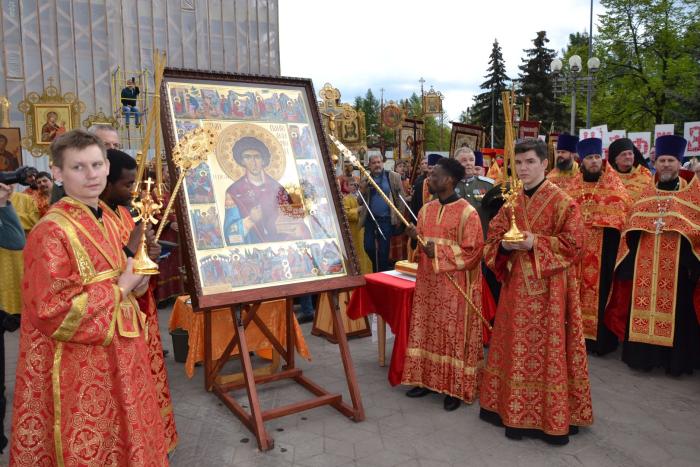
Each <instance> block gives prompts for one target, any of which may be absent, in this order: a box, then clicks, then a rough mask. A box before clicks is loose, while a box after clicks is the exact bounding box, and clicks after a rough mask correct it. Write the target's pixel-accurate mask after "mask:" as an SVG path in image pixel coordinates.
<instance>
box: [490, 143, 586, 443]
mask: <svg viewBox="0 0 700 467" xmlns="http://www.w3.org/2000/svg"><path fill="white" fill-rule="evenodd" d="M511 157H512V156H511ZM511 161H512V160H511ZM514 162H515V163H514V166H515V171H516V173H517V176H518V178H519V179H520V180H521V181H522V186H523V188H522V189H520V190H519V193H517V200H516V205H515V207H514V208H511V209H514V210H515V222H516V224H517V226H518V227H519V228H520V229H522V233H523V235H524V239H523V240H521V241H517V242H508V241H505V240H504V234H505V233H506V232H507V231H508V230H509V227H510V223H511V209H507V208H506V209H501V210H500V211H499V213H498V214H497V215H496V217H495V218H494V219H493V220H492V221H491V223H490V225H489V229H488V238H487V240H486V246H485V248H484V258H485V261H486V265H487V266H488V267H489V268H490V269H491V270H492V271H493V272H494V273H495V274H496V277H497V278H498V279H499V280H500V281H501V282H502V284H503V286H502V289H501V294H500V299H499V303H498V311H497V313H496V322H495V325H494V328H493V336H492V339H491V345H490V348H489V355H488V362H487V364H486V368H485V369H484V372H483V379H482V384H481V395H480V402H481V413H480V417H481V418H482V419H484V420H487V421H490V422H492V423H494V424H497V425H499V426H501V425H505V434H506V437H508V438H511V439H521V438H522V437H523V436H533V437H538V438H541V439H543V440H544V441H545V442H547V443H550V444H557V445H561V444H566V443H568V441H569V434H570V433H571V434H573V433H575V432H577V431H578V426H587V425H590V424H591V423H593V411H592V406H591V395H590V383H589V380H588V363H587V359H586V347H585V343H584V338H583V326H582V321H581V308H580V298H579V285H578V277H577V276H578V262H579V261H580V251H581V247H582V243H583V224H582V223H581V216H580V214H579V208H578V206H577V205H576V203H575V202H574V200H573V199H571V198H570V197H569V196H568V195H567V194H566V193H564V192H563V191H562V190H561V189H560V188H558V187H557V186H556V185H554V184H553V183H551V182H549V181H548V180H546V179H545V171H546V169H547V164H548V159H547V146H546V144H545V143H544V142H542V141H538V140H536V139H532V138H528V139H525V140H522V141H521V142H519V143H518V144H516V146H515V156H514Z"/></svg>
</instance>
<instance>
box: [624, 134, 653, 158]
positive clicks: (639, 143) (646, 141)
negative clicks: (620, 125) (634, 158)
mask: <svg viewBox="0 0 700 467" xmlns="http://www.w3.org/2000/svg"><path fill="white" fill-rule="evenodd" d="M627 137H628V138H629V139H631V140H632V144H634V145H635V147H636V148H637V149H639V152H641V153H642V156H644V158H645V159H649V150H650V149H651V131H639V132H636V133H629V134H628V135H627Z"/></svg>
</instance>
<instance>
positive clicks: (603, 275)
mask: <svg viewBox="0 0 700 467" xmlns="http://www.w3.org/2000/svg"><path fill="white" fill-rule="evenodd" d="M568 188H569V191H568V194H569V195H570V196H571V197H573V198H574V200H575V201H576V202H577V203H578V205H579V209H580V211H581V217H582V218H583V226H584V230H583V238H584V241H583V257H582V259H581V263H579V267H580V272H579V277H580V278H581V318H582V319H583V335H584V337H585V338H586V347H587V348H588V350H590V351H592V352H595V353H597V354H600V355H604V354H606V353H609V352H612V351H613V350H615V349H616V348H617V338H616V337H615V335H614V334H613V333H612V332H610V330H609V329H608V328H607V327H606V326H605V325H604V324H603V314H604V312H605V305H606V304H607V303H608V297H609V294H610V289H611V286H612V280H613V270H614V269H615V257H616V256H617V249H618V246H619V244H620V231H622V228H623V226H624V224H625V221H626V220H627V213H628V212H629V208H630V197H629V194H628V193H627V190H626V189H625V186H624V185H623V184H622V181H621V180H620V177H619V176H618V175H617V172H616V171H615V170H614V169H613V168H612V167H610V166H609V165H607V164H606V165H603V171H602V173H601V175H600V178H599V179H598V180H597V181H595V182H593V181H590V182H588V181H585V180H584V178H583V174H580V175H578V176H577V177H576V178H575V179H574V180H573V181H572V183H570V184H569V186H568Z"/></svg>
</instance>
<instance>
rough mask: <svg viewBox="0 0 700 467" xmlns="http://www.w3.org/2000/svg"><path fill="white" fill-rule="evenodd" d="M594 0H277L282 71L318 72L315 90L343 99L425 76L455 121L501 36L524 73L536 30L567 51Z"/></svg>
mask: <svg viewBox="0 0 700 467" xmlns="http://www.w3.org/2000/svg"><path fill="white" fill-rule="evenodd" d="M589 8H590V2H589V1H587V0H541V1H536V2H522V1H519V0H507V1H490V2H489V1H480V2H474V1H448V0H432V1H429V2H425V1H417V0H402V1H399V0H353V1H351V2H347V1H338V0H303V1H302V0H279V9H280V18H279V21H280V58H281V68H282V75H285V76H299V77H307V78H311V79H313V81H314V87H315V88H316V90H317V92H318V89H320V88H321V87H322V86H323V84H324V83H326V82H330V83H331V84H332V85H333V86H335V87H337V88H338V89H340V92H341V93H342V100H343V101H344V102H351V101H352V100H354V98H355V96H357V95H364V93H365V92H366V91H367V89H368V88H372V90H373V91H374V92H375V94H376V95H377V97H379V89H380V88H384V89H385V91H384V97H385V99H399V98H403V97H407V96H408V95H410V93H411V92H416V93H420V83H419V82H418V80H419V78H421V77H423V78H424V79H425V80H426V83H425V89H426V90H427V89H429V87H430V85H433V86H434V87H435V89H436V90H439V91H441V92H442V93H443V95H444V96H445V100H444V107H445V110H446V112H447V116H446V118H449V119H452V120H455V119H457V118H458V117H459V114H460V112H461V111H462V110H465V109H466V108H467V107H468V106H469V105H470V104H471V101H472V96H473V95H475V94H478V93H479V92H480V90H479V84H480V83H481V82H483V81H484V78H483V76H484V75H485V74H486V68H487V67H488V57H489V54H490V53H491V46H492V43H493V40H494V38H498V41H499V43H500V44H501V47H502V49H503V56H504V59H505V61H506V66H507V72H508V74H509V76H510V77H511V78H512V77H517V74H518V68H517V67H518V65H520V63H521V61H520V59H521V58H522V57H523V55H524V54H523V49H525V48H530V47H532V39H533V38H534V37H535V35H536V32H537V31H541V30H545V31H547V37H549V39H550V42H549V47H550V48H553V49H555V50H557V51H559V50H561V49H562V48H563V47H565V46H566V44H567V42H568V35H569V34H570V33H573V32H582V31H588V22H589ZM601 12H602V9H601V6H600V5H599V2H598V0H596V1H595V5H594V15H597V14H600V13H601ZM596 19H597V17H596V16H594V18H593V21H594V26H593V28H594V30H595V22H596Z"/></svg>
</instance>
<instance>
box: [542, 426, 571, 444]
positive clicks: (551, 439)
mask: <svg viewBox="0 0 700 467" xmlns="http://www.w3.org/2000/svg"><path fill="white" fill-rule="evenodd" d="M569 430H571V429H569ZM540 439H541V440H542V441H544V442H545V443H547V444H551V445H552V446H564V445H566V444H569V435H548V434H547V433H542V435H541V436H540Z"/></svg>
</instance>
